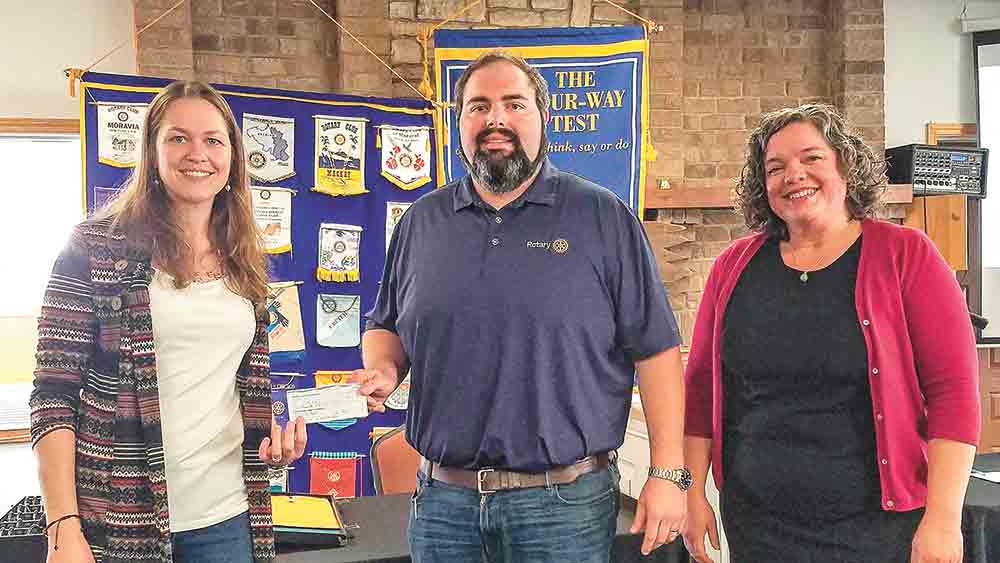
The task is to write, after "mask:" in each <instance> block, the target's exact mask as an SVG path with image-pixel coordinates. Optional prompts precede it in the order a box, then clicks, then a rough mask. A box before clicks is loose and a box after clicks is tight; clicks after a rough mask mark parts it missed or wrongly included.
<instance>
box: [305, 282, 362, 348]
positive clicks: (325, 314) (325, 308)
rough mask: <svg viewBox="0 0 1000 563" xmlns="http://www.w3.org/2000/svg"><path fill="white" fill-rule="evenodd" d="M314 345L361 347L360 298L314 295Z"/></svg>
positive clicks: (353, 296) (356, 296) (355, 296)
mask: <svg viewBox="0 0 1000 563" xmlns="http://www.w3.org/2000/svg"><path fill="white" fill-rule="evenodd" d="M316 343H317V344H319V345H320V346H327V347H329V348H353V347H355V346H359V345H361V296H359V295H326V294H323V293H320V294H318V295H316Z"/></svg>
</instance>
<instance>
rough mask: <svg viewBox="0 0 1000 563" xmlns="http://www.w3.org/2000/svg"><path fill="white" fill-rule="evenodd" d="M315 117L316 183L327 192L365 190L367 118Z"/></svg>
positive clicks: (329, 193) (340, 193) (340, 192)
mask: <svg viewBox="0 0 1000 563" xmlns="http://www.w3.org/2000/svg"><path fill="white" fill-rule="evenodd" d="M314 118H315V120H316V156H315V162H316V186H315V187H313V191H317V192H321V193H324V194H327V195H334V196H336V195H357V194H364V193H368V190H367V189H365V124H366V123H367V121H368V120H367V119H360V118H349V117H329V116H324V115H317V116H314Z"/></svg>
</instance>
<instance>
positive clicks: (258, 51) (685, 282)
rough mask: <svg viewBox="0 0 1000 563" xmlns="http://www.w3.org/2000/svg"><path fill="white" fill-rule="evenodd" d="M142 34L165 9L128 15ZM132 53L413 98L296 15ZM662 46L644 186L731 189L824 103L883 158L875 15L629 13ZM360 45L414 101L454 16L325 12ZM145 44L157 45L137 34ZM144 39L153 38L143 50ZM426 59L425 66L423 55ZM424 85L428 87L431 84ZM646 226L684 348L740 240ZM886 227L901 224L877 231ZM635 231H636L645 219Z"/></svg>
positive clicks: (492, 20)
mask: <svg viewBox="0 0 1000 563" xmlns="http://www.w3.org/2000/svg"><path fill="white" fill-rule="evenodd" d="M136 2H137V7H138V9H137V20H139V23H142V22H145V21H149V19H151V18H152V17H155V15H157V14H158V13H161V12H162V10H164V9H166V8H167V7H169V5H172V3H173V1H172V0H136ZM191 2H192V4H191V8H190V9H188V8H187V7H186V6H185V7H184V8H182V9H181V10H179V13H177V14H174V15H172V16H171V17H170V18H168V19H166V20H164V21H163V22H161V23H160V24H159V25H158V26H157V28H154V29H153V30H150V31H149V32H147V33H146V34H145V35H143V36H142V38H140V42H139V58H140V65H139V69H140V73H145V74H154V75H157V74H158V75H168V76H188V75H191V76H198V77H201V78H208V79H209V80H219V81H224V82H230V83H238V84H250V85H263V86H274V85H276V86H279V87H289V88H301V89H318V90H335V91H340V92H343V93H352V94H362V95H375V96H396V97H415V96H416V95H417V94H415V93H414V92H413V91H412V90H411V89H410V88H409V87H408V86H406V85H405V84H404V82H403V80H402V79H401V78H399V77H397V76H395V75H393V73H392V72H390V71H389V70H388V69H387V68H385V67H384V66H383V65H381V64H380V63H378V62H377V61H375V60H374V59H373V58H372V57H371V56H370V55H369V54H368V53H367V52H366V51H365V50H364V49H363V48H362V47H361V46H360V45H358V43H357V42H356V41H354V40H353V39H351V38H350V37H348V36H347V35H346V34H345V33H344V32H342V31H340V30H339V29H337V28H336V27H335V26H334V25H333V24H332V23H330V22H329V21H328V20H327V19H326V17H325V16H323V15H322V14H318V13H317V11H316V10H315V8H313V7H312V6H311V5H309V3H308V2H305V1H304V0H191ZM617 3H618V4H622V5H624V6H625V7H626V8H628V9H629V10H631V11H633V12H637V13H639V14H640V15H642V16H643V17H645V18H649V19H653V20H655V21H656V22H657V23H658V24H660V25H662V26H663V31H661V32H659V33H655V34H653V35H651V37H650V44H651V53H650V68H651V73H650V76H651V89H650V106H651V111H652V114H651V135H652V138H653V142H654V144H655V146H656V149H657V151H658V154H659V157H658V159H657V160H656V161H655V162H652V163H650V165H649V178H650V180H651V183H653V184H656V183H657V182H658V180H660V179H663V180H666V181H668V182H669V184H670V185H672V186H674V187H691V188H698V189H711V188H718V187H720V186H721V187H731V186H732V185H733V178H734V177H735V176H736V175H737V174H738V173H739V170H740V166H741V164H742V161H743V150H744V143H745V139H746V134H747V132H748V130H749V129H750V128H752V127H753V126H754V125H756V123H758V120H759V116H760V113H761V112H762V111H768V110H771V109H775V108H779V107H783V106H788V105H794V104H799V103H802V102H806V101H813V100H817V101H825V102H832V103H834V104H835V105H837V106H838V107H839V108H841V109H842V110H843V111H844V113H845V114H846V115H847V116H848V117H849V118H850V119H851V120H853V121H854V123H855V124H856V125H857V126H858V127H859V129H860V130H861V131H862V133H863V134H864V136H865V138H866V139H867V140H868V142H869V143H871V144H872V145H874V146H875V148H876V150H881V148H882V146H883V145H884V139H885V129H884V125H883V123H884V103H883V90H884V86H883V75H884V73H885V65H884V38H883V31H884V21H883V7H882V0H628V1H620V2H617ZM321 4H322V5H324V7H325V9H328V11H330V13H331V14H333V15H335V17H337V18H338V20H339V21H341V22H342V23H343V24H344V25H345V27H346V28H347V29H348V30H350V32H351V33H353V34H354V35H355V36H356V37H357V38H358V39H360V41H361V42H362V43H364V44H365V45H366V46H368V48H370V49H371V50H372V51H373V52H375V53H376V54H378V55H379V56H380V57H382V58H383V59H384V60H386V61H388V62H389V63H390V65H391V66H392V69H393V70H394V71H395V72H396V73H398V74H399V76H401V77H402V78H405V79H406V80H407V81H409V82H410V83H411V84H413V85H414V86H417V85H418V84H419V83H420V81H421V79H422V78H423V67H422V64H421V63H422V61H423V57H424V53H423V51H422V49H421V46H420V43H419V41H418V38H419V37H420V33H421V32H422V31H425V30H427V29H429V27H431V26H433V25H435V24H437V23H440V22H442V21H444V19H445V18H447V17H449V16H451V15H453V14H456V13H457V12H458V11H459V10H461V9H462V8H463V7H465V6H466V4H467V0H326V1H325V2H321ZM632 21H633V20H632V19H631V17H630V16H628V15H627V14H624V13H622V12H621V11H619V10H617V9H616V8H614V7H613V6H611V5H609V4H607V3H606V2H603V1H602V0H484V1H483V2H480V3H479V4H478V5H477V6H474V7H473V8H471V9H470V10H469V11H467V12H466V13H464V14H462V15H461V16H459V17H458V18H456V19H455V21H452V22H450V23H448V24H446V27H449V28H495V27H537V26H567V25H572V26H590V25H616V24H623V23H631V22H632ZM154 30H156V33H152V32H153V31H154ZM151 33H152V34H151ZM429 48H430V51H429V52H428V53H427V55H428V57H429V58H430V60H431V61H433V40H431V42H430V44H429ZM430 78H431V81H432V83H433V78H434V77H433V76H431V77H430ZM649 215H650V216H655V218H653V219H652V222H651V223H649V224H648V231H649V234H650V239H651V241H652V242H653V244H654V246H655V247H656V250H657V252H658V258H659V261H660V266H661V270H662V273H663V277H664V280H665V281H666V283H667V286H668V289H669V292H670V299H671V302H672V305H673V307H674V309H675V311H676V312H677V316H678V320H679V322H680V324H681V329H682V332H683V335H684V338H685V341H689V340H690V333H691V326H692V324H693V321H694V315H695V312H696V310H697V306H698V303H699V300H700V299H701V292H702V287H703V286H704V283H705V278H706V276H707V273H708V270H709V268H710V266H711V263H712V261H713V260H714V258H715V257H716V256H717V255H718V253H719V252H720V251H721V250H722V249H723V248H725V246H726V245H727V244H728V243H729V242H730V241H732V239H733V238H735V237H737V236H739V235H741V234H743V233H744V228H743V226H742V221H741V219H740V217H738V216H737V215H736V214H734V213H733V212H732V211H731V210H726V209H680V210H658V211H655V212H652V213H650V214H649ZM900 215H901V210H899V209H896V210H892V211H891V212H890V216H892V217H897V216H900ZM647 219H648V217H647Z"/></svg>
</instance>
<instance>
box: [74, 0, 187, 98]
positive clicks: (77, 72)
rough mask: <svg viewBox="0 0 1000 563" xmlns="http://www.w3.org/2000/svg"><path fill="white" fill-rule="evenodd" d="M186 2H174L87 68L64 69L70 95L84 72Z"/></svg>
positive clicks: (135, 38)
mask: <svg viewBox="0 0 1000 563" xmlns="http://www.w3.org/2000/svg"><path fill="white" fill-rule="evenodd" d="M185 2H187V0H178V2H177V3H176V4H174V5H173V6H171V7H170V8H169V9H167V11H166V12H163V13H162V14H160V15H159V16H157V18H156V19H154V20H153V21H151V22H149V23H147V24H146V25H144V26H142V28H141V29H140V30H139V31H136V32H135V35H133V36H132V38H131V39H126V40H125V41H122V42H121V43H119V44H118V45H116V46H115V47H114V48H112V49H111V50H110V51H108V52H107V53H104V55H103V56H102V57H101V58H99V59H97V60H96V61H94V62H92V63H90V65H88V66H87V68H83V69H80V68H67V69H64V70H63V73H64V74H66V77H67V78H69V95H70V97H73V98H75V97H76V82H77V81H78V80H80V78H81V77H82V76H83V73H85V72H88V71H89V70H90V69H92V68H94V67H95V66H97V65H98V64H100V63H101V61H103V60H104V59H106V58H108V57H110V56H111V55H112V54H114V53H115V51H117V50H118V49H121V48H122V47H124V46H125V45H126V44H128V42H129V41H137V40H138V39H139V36H140V35H142V33H143V32H144V31H146V30H147V29H149V28H151V27H153V26H154V25H156V23H157V22H158V21H160V20H162V19H163V18H165V17H167V16H169V15H170V13H171V12H173V11H174V10H176V9H177V8H180V7H181V6H182V5H183V4H184V3H185Z"/></svg>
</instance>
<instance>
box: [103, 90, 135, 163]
mask: <svg viewBox="0 0 1000 563" xmlns="http://www.w3.org/2000/svg"><path fill="white" fill-rule="evenodd" d="M147 106H148V104H119V103H106V102H98V103H97V160H98V162H101V163H103V164H107V165H108V166H115V167H117V168H131V167H133V166H135V164H136V163H137V162H139V154H140V153H141V152H142V123H143V120H145V119H146V109H147Z"/></svg>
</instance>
